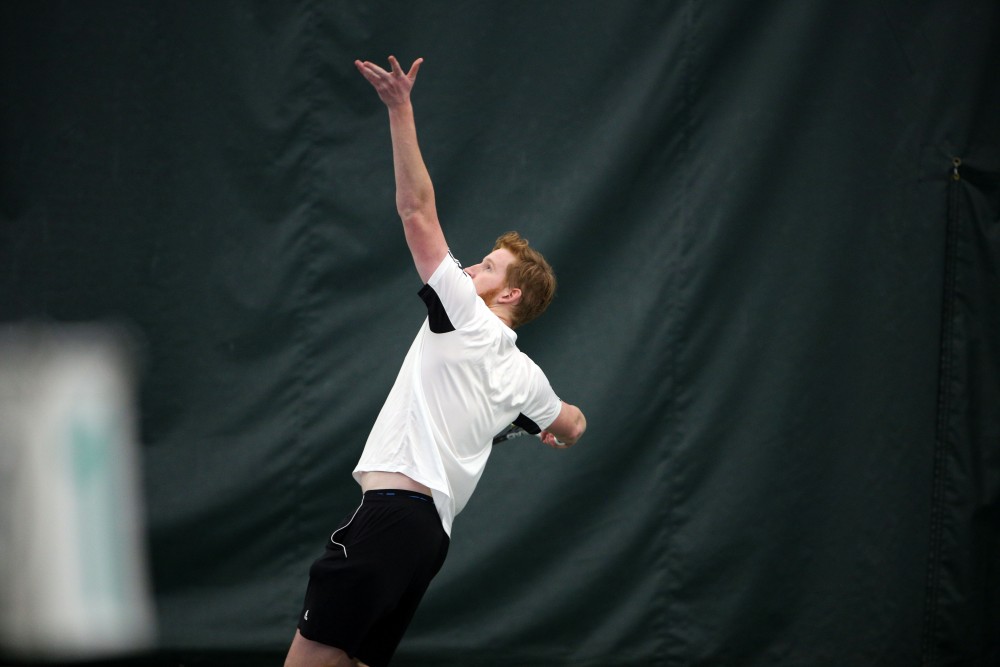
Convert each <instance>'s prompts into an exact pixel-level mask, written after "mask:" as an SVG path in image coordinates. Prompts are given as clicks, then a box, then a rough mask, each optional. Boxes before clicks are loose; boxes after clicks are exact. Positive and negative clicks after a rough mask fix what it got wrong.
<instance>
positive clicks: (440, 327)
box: [417, 285, 455, 334]
mask: <svg viewBox="0 0 1000 667" xmlns="http://www.w3.org/2000/svg"><path fill="white" fill-rule="evenodd" d="M417 294H418V295H419V296H420V298H421V299H422V300H423V302H424V305H425V306H427V322H428V324H430V327H431V333H436V334H443V333H448V332H449V331H454V330H455V326H454V325H453V324H452V323H451V319H450V318H449V317H448V313H447V312H445V309H444V304H443V303H441V298H440V297H439V296H438V295H437V292H435V291H434V288H433V287H431V286H430V285H424V286H423V287H421V288H420V291H419V292H417Z"/></svg>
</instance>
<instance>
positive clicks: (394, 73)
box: [354, 56, 424, 108]
mask: <svg viewBox="0 0 1000 667" xmlns="http://www.w3.org/2000/svg"><path fill="white" fill-rule="evenodd" d="M422 62H424V59H423V58H417V59H416V60H414V61H413V64H412V65H410V71H409V72H403V68H402V67H400V65H399V61H398V60H396V56H389V71H386V70H384V69H382V68H381V67H379V66H378V65H376V64H375V63H372V62H369V61H367V60H365V61H364V62H362V61H360V60H355V61H354V66H355V67H357V68H358V71H359V72H361V75H362V76H363V77H365V78H366V79H368V83H370V84H372V87H374V88H375V92H377V93H378V96H379V99H381V100H382V101H383V102H384V103H385V105H386V106H387V107H390V108H391V107H395V106H399V105H401V104H406V103H408V102H409V100H410V91H411V90H413V84H414V83H416V80H417V72H418V71H419V70H420V63H422Z"/></svg>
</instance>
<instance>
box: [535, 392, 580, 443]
mask: <svg viewBox="0 0 1000 667" xmlns="http://www.w3.org/2000/svg"><path fill="white" fill-rule="evenodd" d="M586 430H587V418H586V417H584V416H583V412H582V411H581V410H580V408H578V407H576V406H575V405H571V404H569V403H566V402H565V401H563V404H562V409H561V410H560V411H559V416H558V417H556V420H555V421H554V422H552V423H551V424H549V427H548V428H547V429H545V430H544V431H542V432H541V437H542V442H544V443H545V444H547V445H551V446H553V447H569V446H570V445H574V444H576V441H577V440H579V439H580V438H581V437H583V434H584V432H585V431H586ZM557 440H558V442H556V441H557Z"/></svg>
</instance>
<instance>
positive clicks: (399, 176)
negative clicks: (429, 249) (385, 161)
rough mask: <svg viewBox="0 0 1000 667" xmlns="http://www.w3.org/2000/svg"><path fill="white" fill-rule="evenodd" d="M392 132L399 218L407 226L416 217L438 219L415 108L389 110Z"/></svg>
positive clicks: (404, 106)
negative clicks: (418, 132)
mask: <svg viewBox="0 0 1000 667" xmlns="http://www.w3.org/2000/svg"><path fill="white" fill-rule="evenodd" d="M389 130H390V132H391V134H392V161H393V169H394V171H395V175H396V210H398V211H399V217H400V218H401V219H402V220H403V223H404V224H405V223H407V222H408V221H411V220H413V218H414V217H423V218H428V217H436V215H435V214H434V211H435V204H434V186H433V184H432V183H431V177H430V174H428V173H427V167H426V165H425V164H424V160H423V157H422V156H421V154H420V146H419V144H418V143H417V126H416V122H415V120H414V116H413V106H412V105H411V104H410V103H409V102H407V103H405V104H399V105H396V106H392V107H389Z"/></svg>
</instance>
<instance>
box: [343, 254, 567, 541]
mask: <svg viewBox="0 0 1000 667" xmlns="http://www.w3.org/2000/svg"><path fill="white" fill-rule="evenodd" d="M420 297H421V299H423V301H424V303H425V304H426V305H427V313H428V315H427V319H426V320H424V323H423V325H422V326H421V327H420V331H419V332H418V333H417V337H416V338H415V339H414V341H413V344H412V345H411V346H410V350H409V352H407V354H406V358H405V359H404V360H403V366H402V368H400V370H399V375H397V377H396V382H395V384H394V385H393V387H392V390H391V391H390V392H389V396H388V398H386V400H385V404H384V405H383V406H382V410H381V412H379V415H378V418H377V419H376V420H375V425H374V426H373V427H372V431H371V433H370V434H369V436H368V441H367V443H366V444H365V449H364V452H363V453H362V454H361V460H360V461H359V462H358V465H357V467H356V468H355V469H354V478H355V479H356V480H357V481H358V483H360V482H361V473H362V472H371V471H384V472H399V473H403V474H404V475H406V476H408V477H410V478H411V479H413V480H415V481H417V482H419V483H420V484H423V485H424V486H426V487H428V488H430V489H431V491H432V492H433V494H434V503H435V505H436V507H437V510H438V513H439V514H440V515H441V524H442V525H443V526H444V529H445V532H447V533H448V535H451V525H452V521H453V520H454V518H455V515H457V514H458V513H459V512H461V511H462V508H464V507H465V504H466V503H467V502H468V501H469V497H470V496H472V492H473V490H474V489H475V488H476V484H477V483H478V482H479V478H480V477H481V476H482V474H483V469H484V468H485V467H486V460H487V459H488V458H489V456H490V451H492V447H493V444H492V443H493V436H494V435H496V434H497V433H499V432H500V431H501V430H502V429H504V428H505V427H506V426H508V425H509V424H510V423H511V422H513V421H514V420H515V419H520V420H521V422H523V421H524V420H525V419H527V420H530V421H531V422H534V425H536V426H537V427H538V428H541V429H545V428H548V426H549V425H550V424H552V422H553V421H555V419H556V417H558V416H559V411H560V409H561V408H562V402H561V401H560V400H559V397H558V396H556V394H555V392H554V391H553V390H552V387H551V386H550V385H549V381H548V379H547V378H546V377H545V374H544V373H543V372H542V370H541V369H540V368H539V367H538V366H537V365H536V364H535V363H534V362H533V361H532V360H531V359H530V358H528V356H527V355H526V354H524V353H523V352H521V351H520V350H518V349H517V345H516V344H515V343H516V341H517V334H516V333H514V331H513V330H512V329H511V328H510V327H508V326H507V325H506V324H504V323H503V321H502V320H500V318H499V317H497V316H496V315H495V314H494V313H493V312H491V311H490V309H489V308H488V307H487V306H486V303H485V302H484V301H483V300H482V299H481V298H479V296H478V295H477V294H476V289H475V285H473V282H472V279H471V278H470V277H469V276H468V274H466V273H465V272H464V271H462V269H461V266H460V265H459V264H458V262H457V261H456V260H455V259H454V258H453V257H452V256H451V255H450V254H449V255H447V256H446V257H445V258H444V260H442V262H441V264H440V265H439V266H438V268H437V269H436V270H435V271H434V274H433V275H432V276H431V277H430V280H428V281H427V284H426V285H424V287H423V288H422V289H421V290H420ZM521 422H519V423H521Z"/></svg>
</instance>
